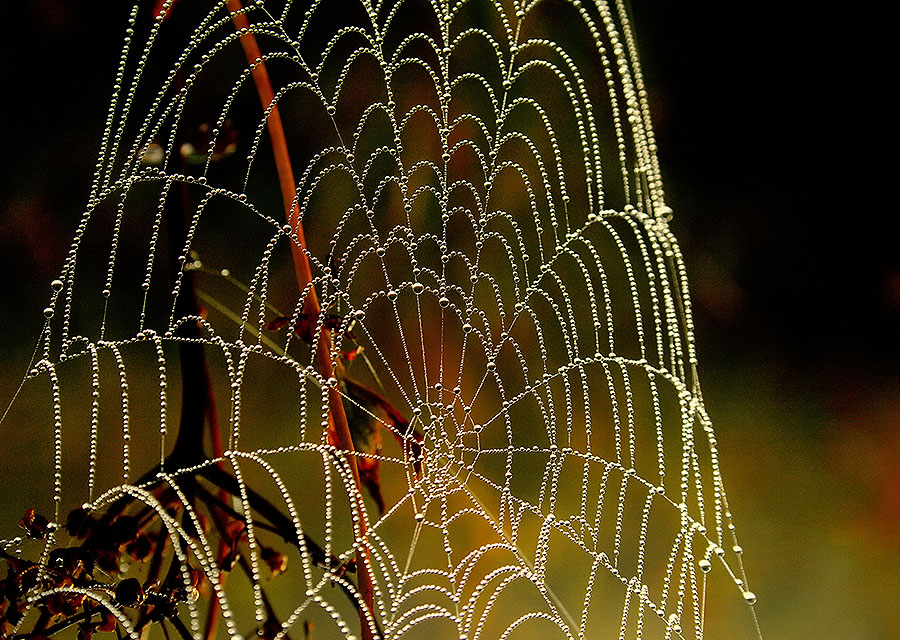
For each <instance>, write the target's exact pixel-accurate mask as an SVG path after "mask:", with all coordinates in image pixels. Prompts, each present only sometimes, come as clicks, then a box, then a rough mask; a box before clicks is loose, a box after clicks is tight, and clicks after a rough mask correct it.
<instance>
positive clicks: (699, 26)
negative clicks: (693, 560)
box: [0, 0, 900, 639]
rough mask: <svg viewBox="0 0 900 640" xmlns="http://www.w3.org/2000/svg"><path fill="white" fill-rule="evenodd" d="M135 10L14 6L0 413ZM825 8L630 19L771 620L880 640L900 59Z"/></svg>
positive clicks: (887, 615) (709, 384)
mask: <svg viewBox="0 0 900 640" xmlns="http://www.w3.org/2000/svg"><path fill="white" fill-rule="evenodd" d="M128 4H130V3H81V2H73V1H68V2H67V1H65V0H29V2H27V3H13V4H10V5H9V6H7V7H5V8H4V14H5V17H6V23H5V26H6V28H5V33H4V37H3V41H2V47H3V60H4V64H3V65H2V86H3V88H4V96H5V98H4V104H5V108H6V116H5V117H4V118H3V119H2V132H0V162H2V174H0V175H2V178H0V229H2V241H0V243H2V244H0V272H2V273H3V274H4V276H5V278H4V280H5V283H4V284H5V287H4V290H3V293H2V303H0V355H2V358H3V363H4V366H3V373H2V383H0V389H2V392H0V393H2V397H0V399H2V402H3V405H4V406H5V404H6V402H7V401H8V399H9V397H10V396H11V395H12V392H13V390H14V388H15V386H16V384H17V383H18V381H19V380H20V379H21V375H22V374H23V373H24V369H25V367H26V365H27V362H28V358H29V356H30V354H31V347H32V345H33V341H34V339H35V338H36V336H37V334H38V331H39V330H40V326H41V324H42V316H41V309H42V308H43V306H44V305H45V303H46V300H47V299H48V297H49V287H48V288H47V290H46V294H45V293H44V291H43V289H42V288H43V287H47V283H48V282H49V281H50V280H51V279H53V278H54V277H56V276H57V275H58V272H59V270H60V268H61V266H62V262H63V259H64V257H65V252H66V251H67V249H68V245H69V242H70V240H71V237H72V235H73V232H74V230H75V226H76V224H77V221H78V217H79V215H80V214H81V212H82V210H83V208H84V205H85V202H86V200H87V195H88V189H89V187H90V183H91V176H92V171H93V162H94V158H95V155H96V153H97V150H98V147H99V141H100V137H101V135H102V130H103V123H104V119H105V114H106V107H107V104H108V100H109V95H110V91H111V87H112V78H113V75H114V71H115V66H116V64H117V60H118V54H119V51H120V46H121V33H122V30H123V28H124V21H125V16H126V13H127V11H128V10H129V8H130V7H129V6H127V5H128ZM119 5H121V6H119ZM110 7H112V8H110ZM808 7H809V8H808ZM808 7H806V6H804V7H799V6H797V7H790V8H785V7H784V6H782V5H781V4H770V5H758V6H757V5H750V4H746V3H712V2H697V3H683V2H662V1H651V2H642V1H640V0H635V1H634V2H633V3H632V12H633V16H634V28H635V32H636V34H637V38H638V45H639V49H640V52H641V56H642V62H643V67H644V74H645V78H646V81H647V85H648V89H649V92H650V104H651V110H652V113H653V116H654V122H655V127H656V133H657V138H658V143H659V149H660V162H661V165H662V168H663V174H664V180H665V185H666V189H667V196H668V201H669V204H670V205H671V206H672V208H673V209H674V211H675V218H674V220H673V223H672V224H673V225H674V229H675V233H676V235H677V237H678V238H679V239H680V242H681V244H682V248H683V250H684V252H685V256H686V261H687V266H688V273H689V277H690V284H691V298H692V302H693V305H694V312H695V316H696V321H697V340H698V349H699V357H700V364H701V368H700V375H701V380H702V382H703V389H704V394H705V398H706V401H707V406H708V409H709V412H710V414H711V416H712V418H713V420H714V422H715V423H716V428H717V431H716V433H717V437H718V440H719V444H720V451H721V455H722V467H723V470H724V473H725V480H726V486H727V487H728V489H729V497H730V500H731V507H732V511H733V513H734V514H735V519H736V522H737V524H738V532H739V534H740V535H741V537H742V544H743V545H744V547H745V549H746V550H747V551H746V553H745V562H746V564H747V567H748V572H749V576H750V580H751V583H750V586H751V588H752V589H753V590H754V591H755V592H756V593H757V594H758V595H759V598H760V600H759V603H758V604H757V612H758V614H759V617H760V621H761V625H762V628H763V632H764V635H765V637H766V638H770V639H772V638H794V637H815V638H848V637H853V638H859V639H865V638H873V639H874V638H886V637H891V636H895V635H898V634H900V614H898V610H900V609H898V607H897V606H896V598H897V596H898V595H900V577H898V576H900V397H898V393H897V389H898V382H900V366H898V365H900V330H898V328H900V251H898V250H897V248H898V238H900V234H898V232H900V224H898V219H897V213H898V211H897V209H898V207H897V198H896V196H894V195H893V193H894V192H893V190H894V189H895V188H896V184H897V182H896V177H895V176H893V175H892V174H893V173H894V172H895V171H896V166H897V162H896V160H895V159H894V160H890V161H888V160H886V158H887V156H888V151H892V147H893V145H894V144H895V143H894V138H895V137H896V134H895V132H894V127H893V122H892V117H893V115H892V114H890V113H889V110H890V109H891V105H892V103H891V102H890V101H889V100H888V97H887V95H886V94H887V92H888V89H889V88H890V84H891V80H892V78H893V76H894V75H895V72H892V71H889V70H886V69H885V67H886V65H885V64H884V62H883V60H885V59H886V58H885V53H884V50H886V49H887V48H888V45H889V44H890V40H889V38H886V37H885V36H883V35H882V34H881V33H880V29H879V24H880V23H881V22H882V21H883V18H880V17H879V16H877V15H860V14H849V15H843V14H837V13H826V12H825V11H824V9H822V8H819V7H818V6H816V5H808ZM879 150H880V151H879ZM2 429H3V431H4V433H2V434H0V435H2V437H3V438H7V437H10V436H9V434H8V433H5V432H6V430H7V429H8V425H6V424H4V425H3V427H2Z"/></svg>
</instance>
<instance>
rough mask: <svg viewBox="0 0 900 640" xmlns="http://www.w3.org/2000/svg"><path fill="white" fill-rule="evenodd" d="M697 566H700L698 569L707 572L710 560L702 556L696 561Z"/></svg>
mask: <svg viewBox="0 0 900 640" xmlns="http://www.w3.org/2000/svg"><path fill="white" fill-rule="evenodd" d="M697 566H698V567H700V571H702V572H703V573H709V571H710V569H712V562H710V561H709V560H707V559H706V558H703V559H701V560H700V562H698V563H697Z"/></svg>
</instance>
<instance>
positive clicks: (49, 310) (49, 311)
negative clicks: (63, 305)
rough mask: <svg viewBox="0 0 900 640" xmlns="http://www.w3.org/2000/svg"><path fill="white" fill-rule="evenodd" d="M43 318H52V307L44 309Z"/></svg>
mask: <svg viewBox="0 0 900 640" xmlns="http://www.w3.org/2000/svg"><path fill="white" fill-rule="evenodd" d="M44 317H45V318H47V320H49V319H50V318H52V317H53V307H47V308H46V309H44Z"/></svg>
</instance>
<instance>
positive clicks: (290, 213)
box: [227, 0, 375, 640]
mask: <svg viewBox="0 0 900 640" xmlns="http://www.w3.org/2000/svg"><path fill="white" fill-rule="evenodd" d="M227 4H228V9H229V10H230V11H231V12H232V14H233V15H232V20H233V22H234V26H235V28H237V29H238V30H241V29H247V31H244V32H243V33H241V36H240V41H241V46H242V47H243V48H244V54H245V55H246V57H247V61H248V62H249V63H250V64H251V65H252V66H253V72H252V73H253V81H254V82H255V83H256V91H257V93H258V94H259V100H260V102H261V103H262V107H263V109H264V110H266V109H267V110H268V114H269V115H268V119H267V122H266V124H267V126H268V129H269V139H270V141H271V143H272V153H273V154H274V156H275V167H276V169H277V171H278V181H279V183H280V186H281V197H282V199H283V200H284V212H285V216H286V218H287V221H288V224H289V225H290V227H291V230H292V231H293V233H294V234H295V235H296V239H297V241H296V242H292V243H291V256H292V258H293V261H294V275H295V277H296V279H297V286H298V287H299V288H300V291H305V290H307V288H309V293H308V294H307V296H306V299H305V300H304V301H303V311H304V313H312V314H318V313H319V312H320V310H321V306H320V305H319V299H318V297H317V296H316V290H315V287H311V286H310V283H312V271H311V269H310V266H309V259H308V258H307V256H306V237H305V236H304V234H303V225H302V224H301V222H300V209H299V206H298V204H297V201H296V199H295V195H296V184H297V183H296V181H295V179H294V170H293V168H292V167H291V159H290V155H289V153H288V147H287V140H286V138H285V135H284V126H283V125H282V122H281V113H280V112H279V110H278V105H277V104H272V102H273V100H274V99H275V92H274V91H273V90H272V82H271V80H269V73H268V71H267V70H266V65H265V63H264V62H263V61H262V52H261V51H260V48H259V44H258V43H257V41H256V36H255V35H254V34H253V32H252V31H249V28H250V21H249V20H248V19H247V16H246V15H245V14H243V13H238V12H240V11H241V9H242V6H241V2H240V0H228V2H227ZM313 317H315V316H313ZM316 361H317V363H318V365H319V370H320V373H321V374H322V376H324V377H325V379H326V380H327V379H331V378H333V377H334V366H333V363H332V360H331V332H330V331H329V330H328V329H325V328H324V327H323V328H322V330H321V331H320V333H319V342H318V344H317V345H316ZM328 409H329V421H330V422H331V426H332V427H333V428H334V431H335V434H336V436H337V441H338V445H339V446H340V447H341V448H342V449H343V450H344V451H346V452H348V453H349V454H350V455H348V456H347V462H348V464H349V466H350V471H351V473H352V474H353V481H354V483H355V485H356V493H357V496H358V497H359V500H358V501H357V502H356V503H355V504H358V505H359V508H358V509H354V507H353V506H352V505H351V509H354V510H355V511H356V515H357V521H358V526H359V536H360V538H361V539H362V541H363V543H364V544H362V545H360V546H359V547H357V551H356V564H357V587H358V588H359V595H360V598H361V599H362V603H363V604H364V605H365V606H363V607H360V614H359V621H360V627H361V633H362V638H363V640H372V638H373V636H372V630H371V628H370V627H369V623H368V621H367V620H366V616H365V609H368V610H369V612H370V615H372V616H373V617H374V615H375V608H374V600H375V598H374V591H373V589H372V577H371V575H370V574H369V549H368V546H367V545H366V544H365V542H366V541H367V538H368V523H367V519H366V512H365V507H364V505H363V499H362V495H363V493H362V482H361V481H360V477H359V468H358V467H357V464H356V456H355V455H354V447H353V439H352V437H351V435H350V426H349V425H348V424H347V415H346V413H345V412H344V403H343V401H342V400H341V394H340V392H339V391H338V388H337V386H332V387H329V389H328Z"/></svg>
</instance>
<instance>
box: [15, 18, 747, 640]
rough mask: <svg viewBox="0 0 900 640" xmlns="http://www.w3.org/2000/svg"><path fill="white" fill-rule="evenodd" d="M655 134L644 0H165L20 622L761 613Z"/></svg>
mask: <svg viewBox="0 0 900 640" xmlns="http://www.w3.org/2000/svg"><path fill="white" fill-rule="evenodd" d="M248 61H249V62H248ZM268 87H271V89H269V88H268ZM268 91H271V93H268ZM260 98H262V104H263V105H268V106H267V108H266V109H265V110H263V108H261V106H260V105H261V103H260ZM279 123H280V124H279ZM655 152H656V146H655V142H654V138H653V132H652V128H651V125H650V114H649V111H648V107H647V100H646V92H645V90H644V86H643V81H642V77H641V73H640V69H639V67H638V63H637V57H636V51H635V45H634V38H633V35H632V31H631V28H630V26H629V22H628V20H627V17H626V12H625V8H624V4H623V3H622V2H617V3H613V4H607V3H604V2H599V1H597V2H584V3H582V2H580V1H579V0H569V1H564V0H538V1H535V2H530V3H525V4H520V3H514V2H510V1H507V0H494V1H488V0H469V1H462V2H452V3H446V2H432V3H428V2H425V1H423V0H405V1H404V0H398V1H396V2H391V1H387V2H384V3H376V4H371V3H369V2H367V1H365V0H364V1H362V2H358V1H357V0H347V1H342V0H321V1H318V0H317V1H314V2H312V3H310V2H306V1H298V2H291V1H285V0H280V1H266V2H262V1H259V2H255V3H247V6H246V7H242V6H241V4H240V3H239V2H236V1H234V0H230V1H229V2H202V1H199V0H181V1H180V2H173V1H172V0H167V1H166V2H165V3H159V4H158V5H157V6H156V7H154V6H153V3H152V2H151V3H149V4H148V3H139V4H138V5H137V6H135V8H134V10H133V11H132V13H131V18H130V21H129V24H128V25H127V36H126V39H125V44H124V48H123V53H122V57H121V62H120V65H119V67H118V71H117V74H116V78H115V89H114V91H113V95H112V100H111V103H110V109H109V112H108V116H107V120H106V133H105V136H104V138H103V141H102V145H101V148H100V153H99V158H98V161H97V166H96V173H95V179H94V183H93V188H92V191H91V195H90V198H89V201H88V205H87V208H86V210H85V213H84V215H83V217H82V218H81V222H80V225H79V227H78V230H77V233H76V236H75V240H74V241H73V243H72V246H71V250H70V252H69V254H68V259H67V261H66V263H65V267H64V269H63V271H62V273H61V275H60V278H59V279H58V280H56V281H54V282H53V285H52V295H51V299H50V303H49V305H48V307H47V310H46V311H45V315H46V316H47V320H46V324H45V329H44V332H43V334H42V338H41V343H40V345H39V347H38V350H37V352H36V356H35V360H34V364H33V368H32V371H31V373H30V375H29V379H28V381H27V382H26V385H25V386H26V387H28V388H29V389H32V388H33V389H36V390H37V391H36V392H40V393H44V394H45V395H44V398H45V405H46V406H48V407H49V408H48V413H47V416H46V417H47V419H46V423H47V427H46V428H47V429H49V433H52V434H53V435H52V438H50V439H46V438H45V439H44V440H42V442H45V443H49V442H52V444H53V447H52V452H51V453H52V461H50V462H48V463H47V465H46V466H47V473H48V474H52V475H53V477H54V478H55V479H54V483H53V489H52V495H48V496H47V500H46V503H43V504H37V505H31V506H34V507H35V512H33V513H32V515H31V516H30V517H29V516H28V514H26V517H25V518H23V526H24V527H25V528H26V531H27V533H28V534H29V536H30V538H35V539H37V540H39V542H34V541H33V540H30V539H29V536H24V535H23V536H22V538H16V539H12V538H9V539H7V540H5V541H4V549H5V551H4V555H5V556H6V557H7V558H18V557H20V558H21V560H16V561H12V560H11V561H10V563H11V564H10V567H11V568H10V576H11V578H10V579H11V580H13V579H14V578H15V580H18V581H19V583H20V592H19V593H18V594H16V593H13V592H11V591H9V589H7V593H6V595H5V596H4V597H5V598H6V600H5V602H6V607H5V610H0V611H3V621H4V625H5V626H4V633H6V634H9V635H12V634H14V633H28V632H29V631H30V630H32V629H37V628H38V627H39V625H41V624H43V625H44V627H43V628H44V629H46V628H48V625H54V624H55V625H57V626H58V627H60V628H63V625H64V623H65V622H66V621H68V620H70V619H71V618H72V617H73V616H79V615H80V616H81V620H80V622H79V623H78V624H79V625H80V628H84V627H88V628H89V629H90V630H92V631H93V632H102V631H104V630H105V631H111V630H113V629H114V628H115V626H116V625H118V628H119V631H120V632H121V633H127V634H131V635H132V636H134V637H137V636H138V635H140V633H141V631H142V630H143V629H149V628H150V627H151V626H153V625H156V623H160V624H159V626H160V627H164V628H165V629H167V630H168V632H171V633H173V634H177V633H181V634H182V635H188V636H191V635H192V636H194V637H198V638H199V637H214V636H215V635H218V636H221V637H224V636H225V635H226V634H227V635H229V636H238V635H243V636H247V635H248V634H254V633H259V634H260V635H262V636H263V637H279V638H280V637H289V638H294V639H297V638H301V637H308V638H315V639H316V640H318V639H319V638H337V637H348V638H349V637H360V636H361V637H364V638H365V637H383V638H431V639H438V638H460V639H462V638H468V639H476V638H486V639H494V638H606V637H621V638H642V637H648V638H657V637H665V638H670V637H684V638H700V637H702V636H703V631H704V624H705V619H706V616H707V606H706V602H707V596H708V590H707V581H708V580H710V581H711V582H710V584H711V585H715V586H714V587H710V588H711V589H713V588H714V589H715V590H717V591H722V592H725V593H726V594H727V595H728V597H733V598H737V599H740V598H741V596H743V598H744V599H746V600H747V602H749V603H750V604H751V605H752V604H753V602H754V601H755V596H754V595H753V594H752V592H751V591H750V590H749V587H748V584H747V580H746V576H745V575H744V573H743V569H742V565H741V556H740V554H741V549H740V547H739V546H738V542H737V539H736V537H735V534H734V526H733V524H732V519H731V515H730V513H729V509H728V503H727V500H726V495H725V490H724V486H723V482H722V477H721V475H720V469H719V466H718V463H717V454H716V441H715V438H714V435H713V431H712V427H711V424H710V421H709V418H708V416H707V413H706V410H705V408H704V404H703V398H702V395H701V393H700V387H699V383H698V378H697V371H696V357H695V352H694V344H693V327H692V321H691V312H690V305H689V303H688V288H687V279H686V276H685V269H684V266H683V262H682V259H681V254H680V252H679V248H678V245H677V244H676V242H675V239H674V238H673V236H672V234H671V232H670V229H669V219H670V217H671V210H670V209H669V208H668V207H667V206H666V204H665V199H664V195H663V189H662V184H661V181H660V172H659V167H658V165H657V160H656V153H655ZM275 158H278V159H277V160H276V159H275ZM285 211H287V217H286V216H285ZM298 221H299V223H298ZM304 264H307V265H308V273H307V272H306V271H305V269H306V267H304ZM319 309H321V311H319ZM101 310H102V312H101ZM338 394H339V395H338ZM335 398H339V399H340V400H339V402H338V404H339V405H340V407H338V406H335V404H334V399H335ZM329 400H331V401H332V402H331V404H330V403H329ZM329 407H330V408H329ZM341 408H342V409H343V413H344V414H346V424H347V427H348V428H349V432H350V435H351V436H352V442H353V449H354V451H352V452H351V451H350V450H349V449H350V447H349V446H347V443H346V440H344V441H342V440H341V437H340V433H339V432H340V420H341V419H340V417H339V416H337V415H336V413H335V412H336V411H339V409H341ZM5 426H7V425H5ZM36 428H37V427H36ZM41 428H43V427H41ZM354 463H355V464H354ZM357 471H358V474H359V476H360V480H357V478H356V477H355V473H356V472H357ZM81 505H83V507H82V506H81ZM25 506H29V505H25ZM42 514H43V515H45V516H46V517H47V519H48V521H49V522H48V523H46V524H45V523H44V522H43V521H42V519H41V516H42ZM17 517H18V516H17ZM29 545H31V546H29ZM76 547H77V548H81V549H83V550H84V553H86V554H87V555H84V554H83V555H78V554H76V553H75V552H72V551H71V548H76ZM17 554H18V555H17ZM29 554H30V555H29ZM67 554H68V555H67ZM79 563H81V564H79ZM88 565H91V566H92V567H93V568H92V569H91V566H88ZM17 572H18V573H17ZM28 573H30V574H31V575H32V576H34V577H33V579H30V581H29V580H25V579H24V578H21V575H24V574H28ZM364 574H365V575H367V576H368V579H369V580H370V582H371V590H370V591H368V590H367V588H366V587H365V586H364V585H363V580H364V579H365V578H364V577H363V576H364ZM717 575H720V576H723V577H724V578H725V579H724V580H721V581H719V582H715V581H714V580H713V578H714V577H715V576H717ZM16 576H19V578H16ZM129 578H137V581H131V582H125V581H126V580H127V579H129ZM8 582H9V581H8ZM136 583H139V584H140V589H135V584H136ZM123 584H124V585H127V587H126V586H123ZM735 585H736V586H735ZM129 588H130V589H135V593H134V594H132V593H130V592H129ZM10 593H13V595H10ZM107 610H108V611H111V612H112V614H113V616H114V619H113V618H111V617H110V616H109V615H108V614H103V611H107ZM750 611H751V614H748V617H751V616H752V609H751V610H750ZM13 612H14V613H13ZM88 614H90V615H88ZM85 621H86V622H85ZM100 624H104V625H106V626H105V627H104V628H98V625H100ZM91 625H93V628H91ZM70 628H74V624H70ZM154 628H156V627H154ZM153 633H154V634H158V633H159V631H154V632H153ZM159 637H162V636H161V635H160V636H159Z"/></svg>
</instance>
